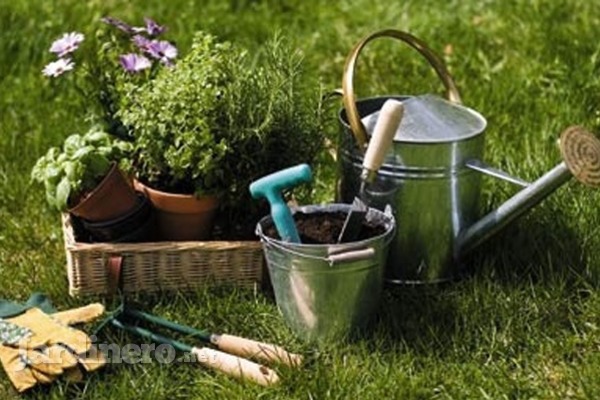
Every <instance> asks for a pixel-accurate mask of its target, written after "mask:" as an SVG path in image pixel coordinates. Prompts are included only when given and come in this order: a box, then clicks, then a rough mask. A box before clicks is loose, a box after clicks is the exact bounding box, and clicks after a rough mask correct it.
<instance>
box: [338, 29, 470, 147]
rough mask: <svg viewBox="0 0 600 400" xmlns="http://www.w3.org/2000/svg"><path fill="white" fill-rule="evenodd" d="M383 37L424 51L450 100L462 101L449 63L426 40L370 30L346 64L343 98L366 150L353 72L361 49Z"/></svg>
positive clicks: (353, 128) (421, 51) (349, 119)
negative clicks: (448, 65)
mask: <svg viewBox="0 0 600 400" xmlns="http://www.w3.org/2000/svg"><path fill="white" fill-rule="evenodd" d="M381 37H389V38H393V39H398V40H400V41H403V42H405V43H406V44H408V45H409V46H410V47H412V48H413V49H415V50H417V51H418V52H419V53H421V55H422V56H423V57H425V58H426V59H427V61H428V62H429V64H430V65H431V66H432V67H433V69H434V70H435V72H436V73H437V75H438V77H439V78H440V79H441V81H442V83H443V84H444V86H445V88H446V94H447V97H448V100H450V101H451V102H453V103H458V104H460V103H461V100H460V95H459V93H458V89H457V87H456V84H455V83H454V79H453V78H452V76H451V75H450V73H449V72H448V69H447V68H446V65H445V64H444V62H443V61H442V59H441V58H440V57H439V56H438V55H437V54H436V53H434V52H433V50H431V49H430V48H429V47H428V46H427V44H425V42H423V41H422V40H420V39H418V38H416V37H415V36H413V35H411V34H410V33H407V32H403V31H399V30H396V29H385V30H381V31H377V32H374V33H371V34H369V35H367V36H365V37H364V38H362V39H361V40H360V42H358V43H357V44H356V45H355V46H354V48H353V49H352V51H351V52H350V54H349V55H348V57H347V58H346V64H345V65H344V76H343V78H342V94H343V98H342V101H343V103H344V108H345V109H346V115H347V116H348V122H349V123H350V127H351V128H352V133H353V134H354V137H355V139H356V141H357V143H358V145H359V147H360V149H361V151H364V149H365V147H366V145H367V142H368V137H367V131H366V129H365V126H364V125H363V123H362V122H361V120H360V116H359V115H358V109H357V108H356V95H355V94H354V71H355V68H356V61H357V60H358V56H359V54H360V52H361V51H362V49H363V48H364V47H365V46H366V44H367V43H369V42H370V41H372V40H374V39H377V38H381Z"/></svg>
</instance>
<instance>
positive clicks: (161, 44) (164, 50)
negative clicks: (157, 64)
mask: <svg viewBox="0 0 600 400" xmlns="http://www.w3.org/2000/svg"><path fill="white" fill-rule="evenodd" d="M148 54H150V56H152V57H153V58H156V59H157V60H160V61H161V62H162V63H164V64H167V65H172V64H173V62H172V60H173V59H174V58H175V57H177V47H175V46H173V45H172V44H171V43H169V42H167V41H166V40H160V41H159V40H153V41H152V42H150V46H149V47H148Z"/></svg>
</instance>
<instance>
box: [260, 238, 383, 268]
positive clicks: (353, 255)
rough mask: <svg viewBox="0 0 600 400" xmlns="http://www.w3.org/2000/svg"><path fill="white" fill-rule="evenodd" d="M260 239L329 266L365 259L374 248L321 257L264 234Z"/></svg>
mask: <svg viewBox="0 0 600 400" xmlns="http://www.w3.org/2000/svg"><path fill="white" fill-rule="evenodd" d="M261 241H263V242H264V243H265V244H267V245H268V246H273V247H275V248H277V249H279V250H282V251H285V252H286V253H290V254H293V255H294V256H296V257H301V258H306V259H309V260H316V261H324V262H326V263H328V264H329V266H331V267H333V266H334V265H335V264H339V263H343V262H353V261H359V260H365V259H368V258H372V257H373V256H375V249H374V248H373V247H366V248H365V247H362V248H353V249H350V250H346V251H338V252H335V253H331V254H329V255H328V256H327V257H321V256H313V255H311V254H305V253H301V252H299V251H295V250H292V249H290V248H289V247H287V246H284V245H281V244H279V243H278V242H276V241H275V240H272V239H270V238H269V237H267V236H264V235H263V236H262V237H261Z"/></svg>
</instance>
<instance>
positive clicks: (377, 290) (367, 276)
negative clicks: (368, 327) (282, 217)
mask: <svg viewBox="0 0 600 400" xmlns="http://www.w3.org/2000/svg"><path fill="white" fill-rule="evenodd" d="M349 209H350V206H349V205H347V204H330V205H325V206H306V207H299V208H297V209H295V210H294V212H298V211H301V212H304V213H308V214H311V213H317V212H319V213H320V212H328V213H333V212H340V211H341V212H344V213H347V212H348V211H349ZM365 219H366V221H367V222H368V223H370V224H377V225H380V226H383V227H385V233H383V234H381V235H379V236H376V237H373V238H370V239H367V240H363V241H358V242H351V243H344V244H332V245H310V244H298V243H289V242H288V243H286V242H282V241H280V240H276V239H274V238H271V237H268V236H266V234H265V232H266V230H267V228H268V227H269V226H271V225H272V224H273V222H272V220H271V218H270V217H265V218H263V219H262V220H260V221H259V223H258V225H257V227H256V233H257V235H258V236H259V237H260V239H261V241H262V242H263V248H264V253H265V258H266V260H267V266H268V269H269V275H270V278H271V282H272V284H273V289H274V292H275V299H276V301H277V306H278V308H279V310H280V312H281V314H282V315H283V317H284V319H285V321H286V323H287V324H288V325H289V326H290V327H291V328H292V330H294V332H296V333H297V334H298V335H299V336H300V337H302V338H304V339H307V340H317V341H327V340H334V339H338V338H341V337H344V336H346V335H348V334H350V333H351V332H353V331H354V330H356V329H359V328H361V327H364V326H365V324H366V323H367V322H368V321H369V319H370V318H371V317H372V316H374V315H375V314H376V311H377V306H378V304H379V300H380V295H381V291H382V286H383V273H384V267H385V262H386V256H387V250H388V248H389V242H390V240H391V238H392V236H393V234H394V230H395V222H394V219H393V217H392V216H391V215H390V214H385V213H383V212H381V211H378V210H375V209H373V208H371V209H369V211H368V212H367V215H366V216H365Z"/></svg>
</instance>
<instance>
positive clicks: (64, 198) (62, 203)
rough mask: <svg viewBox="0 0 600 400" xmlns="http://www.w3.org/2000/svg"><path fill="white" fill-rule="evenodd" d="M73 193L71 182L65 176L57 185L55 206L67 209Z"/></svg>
mask: <svg viewBox="0 0 600 400" xmlns="http://www.w3.org/2000/svg"><path fill="white" fill-rule="evenodd" d="M70 194H71V182H69V179H68V178H67V177H66V176H65V177H64V178H63V179H62V180H61V181H60V183H59V184H58V186H57V187H56V196H55V203H54V204H55V207H56V208H58V209H59V210H66V209H67V204H68V201H69V196H70Z"/></svg>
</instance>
